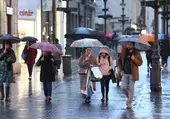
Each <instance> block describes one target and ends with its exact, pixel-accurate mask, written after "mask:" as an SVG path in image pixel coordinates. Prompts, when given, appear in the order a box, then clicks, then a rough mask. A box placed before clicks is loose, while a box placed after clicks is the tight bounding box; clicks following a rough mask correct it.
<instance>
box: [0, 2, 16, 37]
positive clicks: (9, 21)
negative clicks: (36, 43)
mask: <svg viewBox="0 0 170 119" xmlns="http://www.w3.org/2000/svg"><path fill="white" fill-rule="evenodd" d="M17 13H18V0H0V34H13V35H16V36H17V35H18V27H17V26H18V14H17Z"/></svg>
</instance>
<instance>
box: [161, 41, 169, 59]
mask: <svg viewBox="0 0 170 119" xmlns="http://www.w3.org/2000/svg"><path fill="white" fill-rule="evenodd" d="M169 47H170V43H169V40H163V41H162V42H161V52H160V54H161V56H163V57H164V56H169V55H170V50H169Z"/></svg>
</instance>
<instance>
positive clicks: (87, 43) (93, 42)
mask: <svg viewBox="0 0 170 119" xmlns="http://www.w3.org/2000/svg"><path fill="white" fill-rule="evenodd" d="M102 46H103V44H102V43H101V42H100V41H99V40H97V39H91V38H84V39H80V40H76V41H74V42H73V43H72V44H71V47H81V48H83V47H102Z"/></svg>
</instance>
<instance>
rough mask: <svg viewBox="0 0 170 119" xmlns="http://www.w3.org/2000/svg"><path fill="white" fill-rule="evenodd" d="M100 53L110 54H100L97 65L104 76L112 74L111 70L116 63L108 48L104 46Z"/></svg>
mask: <svg viewBox="0 0 170 119" xmlns="http://www.w3.org/2000/svg"><path fill="white" fill-rule="evenodd" d="M100 53H107V54H108V55H107V56H106V57H105V58H104V57H102V56H98V57H97V58H96V60H97V61H96V62H97V65H98V66H99V69H100V71H101V73H102V75H104V76H108V75H110V70H111V69H113V67H114V64H113V59H112V57H111V56H110V55H109V53H108V51H107V49H105V48H102V49H101V50H100Z"/></svg>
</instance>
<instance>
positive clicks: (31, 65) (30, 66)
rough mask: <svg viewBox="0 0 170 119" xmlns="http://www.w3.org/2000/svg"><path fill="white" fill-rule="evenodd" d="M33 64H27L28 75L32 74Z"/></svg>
mask: <svg viewBox="0 0 170 119" xmlns="http://www.w3.org/2000/svg"><path fill="white" fill-rule="evenodd" d="M33 65H34V64H27V67H28V73H29V77H31V76H32V70H33Z"/></svg>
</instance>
